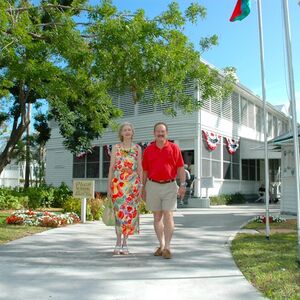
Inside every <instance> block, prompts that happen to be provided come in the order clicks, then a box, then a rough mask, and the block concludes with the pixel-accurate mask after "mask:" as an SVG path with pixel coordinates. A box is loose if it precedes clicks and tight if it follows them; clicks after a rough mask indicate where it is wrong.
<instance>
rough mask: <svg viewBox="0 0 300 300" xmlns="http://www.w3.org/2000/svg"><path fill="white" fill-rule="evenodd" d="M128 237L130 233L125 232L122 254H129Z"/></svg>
mask: <svg viewBox="0 0 300 300" xmlns="http://www.w3.org/2000/svg"><path fill="white" fill-rule="evenodd" d="M127 239H128V235H126V234H123V243H122V250H121V252H122V254H124V255H127V254H129V250H128V245H127Z"/></svg>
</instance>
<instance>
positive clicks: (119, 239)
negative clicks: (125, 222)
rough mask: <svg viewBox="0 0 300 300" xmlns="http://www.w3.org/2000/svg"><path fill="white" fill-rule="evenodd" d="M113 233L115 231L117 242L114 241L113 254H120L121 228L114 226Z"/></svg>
mask: <svg viewBox="0 0 300 300" xmlns="http://www.w3.org/2000/svg"><path fill="white" fill-rule="evenodd" d="M115 231H116V236H117V241H116V246H115V250H114V254H120V253H121V248H122V231H121V227H120V226H118V225H116V226H115Z"/></svg>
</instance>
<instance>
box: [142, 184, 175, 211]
mask: <svg viewBox="0 0 300 300" xmlns="http://www.w3.org/2000/svg"><path fill="white" fill-rule="evenodd" d="M145 188H146V207H147V209H149V210H152V211H163V210H165V211H172V210H175V209H176V208H177V191H178V185H177V183H176V181H173V182H169V183H163V184H161V183H157V182H153V181H150V180H148V181H147V183H146V187H145Z"/></svg>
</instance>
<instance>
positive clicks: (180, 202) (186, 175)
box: [179, 164, 191, 205]
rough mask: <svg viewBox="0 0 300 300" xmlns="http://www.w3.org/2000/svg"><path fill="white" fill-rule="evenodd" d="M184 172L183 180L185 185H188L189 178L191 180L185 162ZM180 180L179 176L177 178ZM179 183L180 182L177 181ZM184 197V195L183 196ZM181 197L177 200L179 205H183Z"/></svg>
mask: <svg viewBox="0 0 300 300" xmlns="http://www.w3.org/2000/svg"><path fill="white" fill-rule="evenodd" d="M184 172H185V181H186V186H189V184H190V180H191V174H190V172H189V170H188V165H187V164H184ZM179 180H180V178H179ZM179 183H180V182H179ZM183 198H184V197H183ZM183 198H180V201H179V205H184V203H183Z"/></svg>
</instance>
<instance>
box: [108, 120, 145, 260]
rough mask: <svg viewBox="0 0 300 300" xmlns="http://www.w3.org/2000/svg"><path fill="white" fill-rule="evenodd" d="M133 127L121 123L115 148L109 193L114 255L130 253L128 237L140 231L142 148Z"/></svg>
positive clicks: (110, 172)
mask: <svg viewBox="0 0 300 300" xmlns="http://www.w3.org/2000/svg"><path fill="white" fill-rule="evenodd" d="M133 135H134V128H133V125H132V124H131V123H128V122H125V123H123V124H122V125H121V126H120V129H119V138H120V141H121V142H120V143H118V144H116V145H114V146H113V148H112V153H111V159H110V166H109V173H108V185H107V196H108V197H111V199H112V203H113V206H114V211H115V217H116V225H115V229H116V236H117V241H116V246H115V249H114V252H113V254H115V255H118V254H124V255H126V254H129V251H128V246H127V238H128V236H129V235H133V234H136V233H139V214H138V205H139V202H140V198H141V193H142V173H143V171H142V164H141V161H142V160H141V157H142V152H141V148H140V146H139V145H137V144H133V142H132V139H133Z"/></svg>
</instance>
